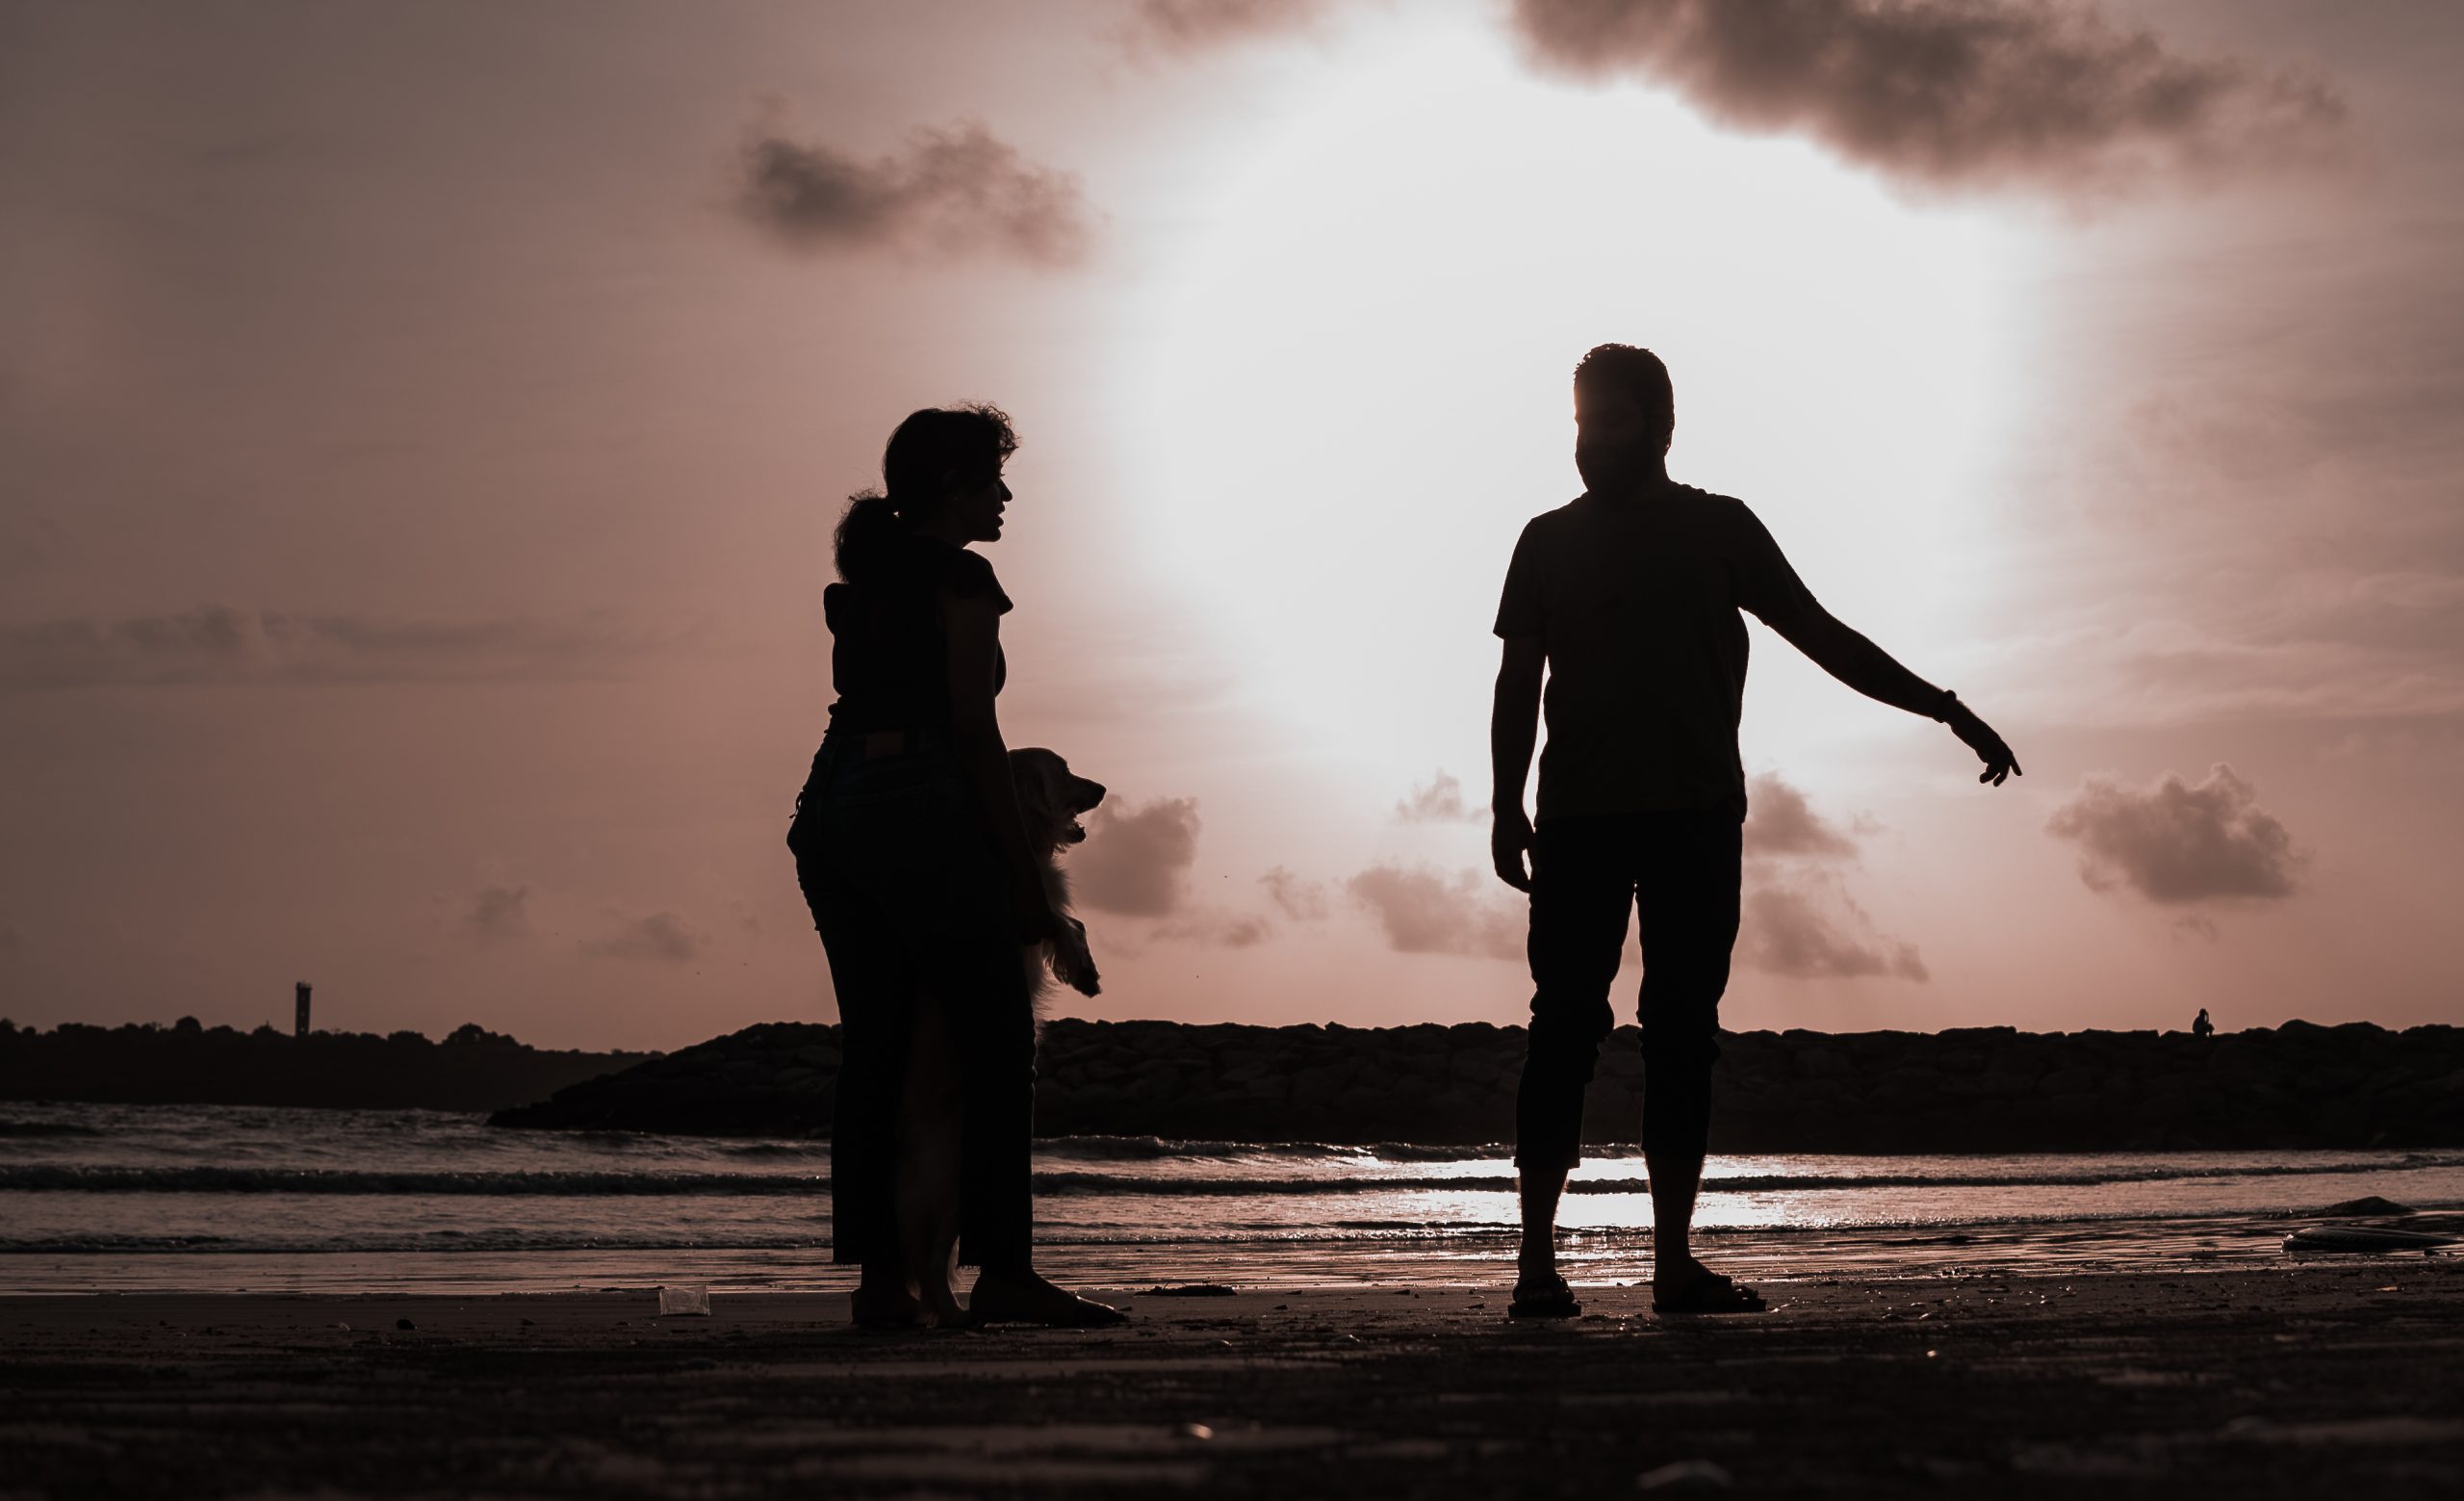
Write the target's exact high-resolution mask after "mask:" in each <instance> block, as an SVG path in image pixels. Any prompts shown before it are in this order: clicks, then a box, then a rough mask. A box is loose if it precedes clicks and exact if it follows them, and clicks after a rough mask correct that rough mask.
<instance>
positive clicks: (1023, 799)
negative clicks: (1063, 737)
mask: <svg viewBox="0 0 2464 1501" xmlns="http://www.w3.org/2000/svg"><path fill="white" fill-rule="evenodd" d="M1010 778H1011V780H1012V781H1014V782H1015V783H1016V784H1017V787H1018V812H1019V813H1021V814H1023V815H1026V820H1027V841H1028V842H1029V843H1031V844H1033V845H1034V846H1035V847H1036V848H1037V849H1039V850H1047V849H1058V848H1060V847H1061V846H1062V845H1064V844H1075V843H1077V842H1078V841H1081V840H1083V839H1085V838H1086V837H1087V826H1086V825H1085V824H1083V823H1080V822H1079V821H1078V819H1079V817H1080V815H1084V814H1087V813H1090V812H1091V811H1092V810H1093V809H1094V806H1095V805H1096V804H1097V803H1100V802H1102V801H1103V800H1104V785H1103V784H1102V783H1100V782H1090V781H1088V780H1087V779H1086V778H1085V777H1082V776H1079V775H1077V774H1076V773H1075V772H1073V771H1071V770H1070V769H1069V763H1067V762H1065V761H1064V760H1062V759H1061V758H1060V757H1059V756H1058V755H1056V754H1054V753H1053V752H1051V751H1048V750H1037V749H1030V750H1014V751H1012V752H1011V753H1010Z"/></svg>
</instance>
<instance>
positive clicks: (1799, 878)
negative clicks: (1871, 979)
mask: <svg viewBox="0 0 2464 1501" xmlns="http://www.w3.org/2000/svg"><path fill="white" fill-rule="evenodd" d="M1736 956H1737V962H1738V963H1740V964H1742V965H1744V966H1746V967H1747V968H1749V969H1754V970H1767V971H1769V972H1770V973H1773V974H1784V975H1788V976H1790V977H1792V978H1796V979H1822V978H1855V977H1857V976H1860V975H1869V974H1887V975H1895V976H1897V977H1898V978H1900V979H1904V980H1924V979H1927V978H1929V976H1928V974H1927V973H1926V970H1925V961H1924V959H1923V958H1921V957H1920V956H1919V955H1918V954H1917V952H1916V946H1915V945H1912V944H1904V943H1901V942H1899V941H1898V940H1896V939H1891V938H1886V937H1884V936H1883V935H1881V934H1879V933H1877V932H1875V931H1874V923H1873V919H1871V918H1869V917H1867V916H1866V915H1865V909H1863V908H1862V907H1860V906H1858V905H1857V903H1856V902H1855V900H1853V899H1852V898H1851V897H1850V896H1849V895H1848V893H1847V891H1846V890H1845V889H1844V888H1843V887H1842V886H1841V885H1840V883H1839V879H1838V877H1836V876H1835V875H1832V874H1830V873H1829V872H1822V871H1807V870H1781V871H1774V870H1760V871H1757V872H1755V873H1754V874H1753V875H1752V877H1751V878H1750V879H1749V880H1748V881H1747V883H1746V891H1745V909H1744V922H1743V925H1742V926H1741V927H1740V928H1739V929H1738V931H1737V941H1736Z"/></svg>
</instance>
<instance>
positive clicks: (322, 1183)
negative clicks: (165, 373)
mask: <svg viewBox="0 0 2464 1501" xmlns="http://www.w3.org/2000/svg"><path fill="white" fill-rule="evenodd" d="M2456 1167H2464V1154H2459V1153H2451V1152H2440V1153H2415V1154H2410V1155H2407V1156H2404V1157H2402V1158H2399V1159H2397V1160H2395V1161H2390V1162H2375V1163H2356V1162H2352V1161H2348V1160H2343V1161H2330V1162H2318V1163H2286V1162H2275V1163H2244V1164H2207V1165H2202V1166H2192V1165H2187V1164H2185V1165H2183V1166H2179V1167H2169V1166H2160V1165H2151V1166H2134V1167H2120V1166H2116V1167H2112V1168H2096V1167H2085V1168H2081V1167H2073V1168H2072V1169H2071V1170H2069V1171H2057V1170H2052V1169H2050V1168H2048V1170H2047V1171H2044V1172H2039V1173H2025V1172H2019V1173H2014V1172H2009V1171H2001V1172H1991V1173H1961V1172H1957V1171H1955V1170H1953V1171H1943V1172H1939V1173H1910V1172H1896V1173H1855V1172H1848V1173H1836V1174H1822V1173H1749V1174H1734V1175H1728V1176H1713V1177H1709V1178H1705V1179H1704V1180H1703V1185H1702V1191H1703V1192H1704V1193H1706V1194H1749V1193H1815V1192H1823V1193H1854V1192H1860V1191H1871V1190H1877V1189H1922V1190H1934V1191H1945V1190H1953V1189H1995V1188H2007V1189H2044V1188H2099V1187H2111V1186H2117V1185H2122V1184H2148V1183H2165V1182H2205V1181H2222V1180H2230V1179H2241V1178H2302V1177H2315V1176H2320V1175H2335V1174H2362V1173H2368V1174H2374V1175H2385V1174H2390V1173H2400V1172H2406V1171H2411V1170H2430V1169H2440V1168H2448V1169H2451V1168H2456ZM1035 1186H1036V1191H1037V1192H1038V1193H1040V1194H1047V1195H1053V1196H1073V1197H1076V1196H1091V1197H1115V1198H1163V1199H1186V1198H1206V1199H1248V1198H1295V1197H1328V1198H1335V1197H1343V1196H1347V1195H1361V1194H1380V1193H1457V1194H1461V1193H1512V1192H1513V1191H1514V1186H1515V1180H1514V1177H1513V1175H1512V1174H1511V1173H1497V1172H1489V1173H1483V1172H1468V1173H1460V1174H1445V1175H1439V1174H1410V1173H1393V1174H1361V1173H1332V1174H1328V1175H1326V1176H1322V1177H1309V1176H1297V1177H1296V1176H1291V1175H1289V1174H1285V1175H1269V1174H1265V1173H1259V1174H1242V1173H1235V1172H1224V1173H1217V1174H1206V1175H1193V1176H1188V1177H1168V1176H1162V1175H1156V1176H1143V1175H1139V1174H1135V1173H1103V1172H1094V1171H1088V1170H1081V1169H1066V1168H1065V1169H1059V1170H1046V1171H1041V1172H1038V1173H1037V1174H1036V1175H1035ZM829 1188H830V1178H829V1176H828V1175H827V1174H826V1173H778V1172H774V1173H754V1172H744V1173H729V1172H658V1171H655V1170H646V1171H641V1172H633V1173H614V1172H599V1171H573V1170H538V1171H527V1172H525V1171H512V1172H481V1171H459V1172H452V1171H418V1170H407V1169H406V1170H394V1171H387V1170H342V1169H319V1168H278V1167H194V1166H181V1167H136V1166H118V1165H81V1164H71V1163H30V1164H22V1165H15V1166H7V1167H0V1192H18V1193H113V1194H139V1193H191V1194H362V1195H370V1194H374V1195H400V1196H416V1197H437V1196H466V1195H478V1196H490V1197H494V1196H524V1195H528V1196H547V1197H570V1198H579V1197H640V1196H654V1197H655V1196H684V1195H719V1196H729V1197H738V1198H778V1197H789V1196H797V1195H818V1194H823V1193H827V1192H828V1191H829ZM1650 1190H1651V1183H1650V1180H1649V1179H1647V1178H1638V1177H1625V1176H1620V1177H1615V1178H1582V1177H1579V1176H1578V1177H1577V1178H1575V1179H1574V1180H1573V1181H1572V1182H1570V1183H1568V1184H1567V1185H1566V1191H1567V1192H1568V1193H1572V1194H1578V1195H1602V1194H1643V1193H1648V1192H1650Z"/></svg>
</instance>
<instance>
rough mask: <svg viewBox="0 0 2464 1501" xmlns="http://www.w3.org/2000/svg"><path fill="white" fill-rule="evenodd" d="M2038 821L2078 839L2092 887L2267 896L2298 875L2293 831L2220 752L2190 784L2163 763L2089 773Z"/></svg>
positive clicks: (2176, 897)
mask: <svg viewBox="0 0 2464 1501" xmlns="http://www.w3.org/2000/svg"><path fill="white" fill-rule="evenodd" d="M2045 828H2046V830H2047V831H2048V832H2049V833H2051V834H2052V835H2054V836H2055V837H2056V838H2057V839H2065V840H2069V841H2072V842H2073V843H2076V844H2077V845H2078V846H2079V877H2080V879H2081V880H2083V881H2085V882H2087V883H2088V885H2089V886H2090V887H2091V888H2092V889H2093V890H2095V891H2099V892H2114V891H2125V890H2126V891H2129V892H2132V893H2137V894H2138V895H2139V896H2141V897H2143V898H2144V899H2145V900H2147V901H2149V902H2152V903H2154V904H2155V905H2157V906H2160V907H2196V906H2199V905H2202V904H2207V903H2217V902H2232V901H2266V900H2275V899H2278V898H2282V897H2286V896H2290V895H2292V894H2293V893H2294V892H2295V891H2296V890H2297V887H2298V885H2299V874H2300V867H2301V863H2302V859H2303V857H2302V855H2301V854H2300V852H2298V851H2297V850H2296V849H2295V848H2294V847H2293V836H2292V835H2291V834H2289V833H2287V832H2286V831H2285V827H2284V825H2283V824H2282V823H2281V822H2279V821H2278V820H2277V819H2276V817H2275V815H2273V814H2271V813H2269V812H2268V811H2267V810H2266V809H2264V808H2261V807H2260V806H2259V803H2258V789H2255V788H2253V787H2252V786H2251V785H2250V784H2249V783H2247V782H2245V781H2244V780H2242V778H2240V777H2239V776H2236V775H2235V774H2234V771H2233V768H2232V767H2231V766H2228V765H2226V764H2224V763H2221V762H2219V763H2217V764H2215V765H2214V766H2211V767H2210V768H2209V769H2208V773H2207V776H2206V777H2205V778H2204V779H2203V780H2201V781H2199V782H2198V783H2196V784H2195V785H2194V784H2191V783H2187V782H2184V781H2183V780H2182V779H2181V777H2180V776H2179V775H2177V774H2176V773H2173V772H2170V771H2169V772H2167V773H2165V774H2164V775H2163V776H2162V777H2159V778H2158V779H2157V780H2156V783H2155V785H2154V786H2152V787H2147V788H2131V787H2124V786H2122V785H2121V784H2120V783H2117V782H2113V781H2108V780H2106V779H2104V778H2100V777H2090V778H2088V779H2087V781H2086V782H2084V783H2083V784H2082V785H2081V787H2080V789H2079V792H2078V795H2076V796H2074V797H2072V798H2071V799H2070V800H2069V801H2068V802H2066V803H2065V804H2063V805H2062V806H2061V807H2060V808H2057V809H2055V810H2054V814H2053V816H2052V818H2051V819H2050V820H2048V821H2047V822H2046V824H2045Z"/></svg>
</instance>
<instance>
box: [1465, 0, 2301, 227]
mask: <svg viewBox="0 0 2464 1501" xmlns="http://www.w3.org/2000/svg"><path fill="white" fill-rule="evenodd" d="M1513 24H1514V28H1515V30H1516V32H1517V33H1518V34H1519V35H1520V37H1521V38H1522V39H1523V41H1524V43H1525V46H1526V48H1527V51H1528V53H1529V55H1530V56H1531V58H1532V59H1533V61H1534V62H1535V63H1537V64H1539V65H1544V66H1547V67H1551V68H1554V69H1556V70H1559V71H1562V72H1567V73H1572V74H1575V75H1577V76H1579V77H1585V78H1595V79H1598V78H1616V77H1637V78H1643V79H1648V80H1650V81H1652V82H1654V83H1657V84H1661V85H1664V86H1666V87H1668V88H1671V89H1674V90H1676V91H1679V92H1680V93H1681V94H1683V95H1684V96H1685V97H1686V98H1688V99H1690V100H1691V101H1692V102H1693V103H1694V104H1695V105H1697V106H1698V107H1700V108H1701V109H1702V110H1703V111H1704V113H1706V114H1707V115H1708V116H1711V117H1712V118H1714V119H1717V120H1719V121H1721V122H1723V123H1725V124H1728V125H1732V126H1736V127H1739V128H1742V129H1747V130H1756V131H1797V132H1802V133H1804V134H1806V135H1808V136H1810V137H1812V138H1813V139H1815V140H1817V141H1819V142H1823V143H1824V144H1825V145H1828V146H1829V147H1830V148H1831V149H1833V150H1835V151H1836V152H1838V153H1839V154H1840V155H1841V156H1843V157H1846V158H1848V159H1849V160H1851V161H1855V162H1859V163H1861V164H1863V165H1865V166H1868V167H1873V168H1880V169H1882V170H1884V171H1886V172H1888V173H1891V174H1893V175H1894V176H1897V177H1899V178H1901V179H1903V180H1907V181H1912V182H1916V183H1922V184H1928V185H1933V186H1944V187H1949V186H1980V185H1993V184H2003V183H2029V184H2035V185H2039V186H2054V187H2059V188H2101V187H2114V186H2122V185H2126V184H2128V183H2130V182H2133V181H2135V180H2139V179H2143V178H2146V177H2148V176H2151V175H2157V174H2167V173H2189V174H2193V175H2198V174H2204V173H2208V172H2212V171H2215V170H2217V169H2219V168H2227V167H2233V166H2241V165H2250V164H2256V165H2268V164H2271V163H2276V162H2281V161H2283V160H2286V159H2288V158H2292V157H2295V156H2298V155H2302V154H2308V153H2315V152H2316V151H2317V150H2318V149H2319V148H2320V146H2321V145H2322V144H2323V142H2325V141H2326V140H2327V139H2329V138H2330V137H2332V136H2333V135H2334V134H2335V133H2336V132H2337V130H2338V129H2339V127H2340V126H2341V124H2342V122H2343V119H2344V117H2345V113H2346V112H2345V106H2344V104H2343V102H2342V101H2341V100H2340V99H2339V98H2338V97H2337V96H2336V94H2335V93H2334V92H2332V91H2330V90H2329V89H2327V88H2326V87H2325V86H2324V85H2323V84H2322V83H2319V82H2316V81H2313V80H2309V79H2304V78H2300V77H2297V76H2295V75H2292V74H2289V73H2284V72H2278V71H2271V70H2269V69H2266V68H2262V67H2259V66H2257V65H2252V64H2250V63H2247V62H2245V61H2242V60H2239V59H2234V58H2225V57H2192V56H2186V55H2184V54H2182V53H2179V52H2176V51H2175V50H2173V49H2172V48H2171V47H2170V46H2169V44H2168V43H2166V42H2165V41H2164V40H2163V39H2160V38H2158V37H2157V36H2156V35H2155V34H2154V33H2152V32H2149V31H2146V30H2143V29H2141V28H2137V27H2130V26H2124V25H2117V24H2116V23H2114V22H2112V21H2109V20H2107V19H2105V18H2104V16H2102V15H2101V14H2100V13H2097V12H2096V11H2095V10H2094V9H2092V7H2089V6H2085V5H2079V4H2061V3H2052V0H2044V3H2013V0H1515V6H1514V22H1513Z"/></svg>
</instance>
